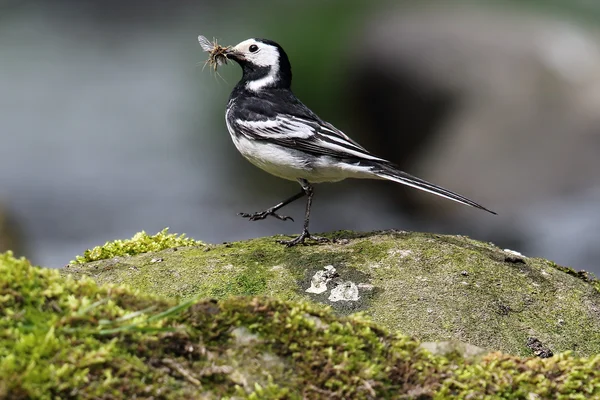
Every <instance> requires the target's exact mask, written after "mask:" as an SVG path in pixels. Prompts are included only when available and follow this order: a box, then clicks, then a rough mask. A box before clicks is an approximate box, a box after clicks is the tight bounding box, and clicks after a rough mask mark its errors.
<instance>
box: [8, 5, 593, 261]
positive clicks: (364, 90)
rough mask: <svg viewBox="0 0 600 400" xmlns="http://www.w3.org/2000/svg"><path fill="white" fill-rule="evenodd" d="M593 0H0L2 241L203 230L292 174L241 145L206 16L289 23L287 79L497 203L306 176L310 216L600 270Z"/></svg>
mask: <svg viewBox="0 0 600 400" xmlns="http://www.w3.org/2000/svg"><path fill="white" fill-rule="evenodd" d="M599 28H600V5H599V4H597V3H596V2H592V1H584V0H580V1H568V0H564V1H559V0H545V1H541V0H539V1H510V0H505V1H500V0H499V1H478V2H467V1H464V2H452V4H449V2H446V1H442V0H440V1H422V2H413V1H408V0H407V1H379V2H370V1H366V0H365V1H356V0H353V1H343V0H331V1H316V0H308V1H306V0H305V1H253V2H246V1H241V0H240V1H219V2H217V1H169V2H166V1H156V0H151V1H148V0H145V1H141V0H139V1H138V0H136V1H127V2H123V1H116V0H109V1H106V0H103V1H99V0H88V1H67V0H62V1H58V0H53V1H50V0H46V1H6V0H4V1H2V0H0V249H14V250H15V251H16V252H17V253H18V254H20V255H26V256H28V257H30V258H31V259H32V260H34V261H35V262H36V263H40V264H42V265H46V266H51V267H60V266H62V265H64V264H66V263H67V262H68V261H69V260H70V259H72V258H73V257H74V256H75V255H76V254H80V253H82V252H83V250H85V249H86V248H89V247H93V246H95V245H98V244H102V243H104V242H105V241H107V240H113V239H117V238H127V237H131V236H132V235H133V234H134V233H135V232H137V231H140V230H146V231H147V232H149V233H154V232H157V231H159V230H161V229H162V228H164V227H167V226H168V227H170V229H171V231H173V232H185V233H186V234H187V235H188V236H192V237H194V238H196V239H200V240H204V241H207V242H217V243H218V242H222V241H234V240H240V239H245V238H251V237H257V236H263V235H272V234H277V233H285V234H292V233H298V232H299V231H300V225H301V224H300V223H299V222H298V221H299V220H301V216H302V213H303V208H304V204H303V202H299V203H298V204H295V205H292V206H290V207H289V209H287V210H286V211H285V214H287V215H292V216H294V217H295V218H296V222H295V223H292V222H281V221H278V220H275V219H272V220H266V221H261V222H255V223H250V222H248V221H246V220H244V219H242V218H240V217H238V216H237V215H236V213H237V212H240V211H245V212H251V211H258V210H262V209H264V208H266V207H267V206H270V205H273V204H275V203H276V202H278V201H279V200H282V199H283V198H286V197H288V196H290V195H291V194H293V193H295V192H296V191H297V184H296V183H294V182H287V181H283V180H280V179H278V178H275V177H272V176H270V175H268V174H266V173H264V172H262V171H260V170H258V169H257V168H255V167H254V166H252V165H250V164H249V163H247V162H246V161H245V160H244V159H243V158H242V157H241V156H240V155H239V154H238V153H237V151H236V150H235V148H234V146H233V144H232V143H231V139H230V137H229V134H228V132H227V129H226V127H225V123H224V109H225V104H226V101H227V97H228V95H229V92H230V91H231V89H232V88H233V86H234V85H235V83H236V82H237V80H238V79H239V76H240V70H239V68H238V67H237V66H235V65H229V66H225V67H223V68H221V69H220V70H219V74H220V77H219V76H216V75H215V74H214V73H212V71H210V69H208V68H205V69H204V70H203V68H202V66H203V63H204V60H205V59H206V54H205V53H202V51H201V49H200V46H199V45H198V43H197V39H196V38H197V36H198V35H199V34H202V35H205V36H207V37H209V38H212V37H216V38H218V39H219V43H221V44H231V45H234V44H236V43H238V42H240V41H242V40H245V39H247V38H249V37H265V38H269V39H273V40H275V41H277V42H279V43H280V44H281V45H282V46H283V47H284V48H285V49H286V51H287V52H288V55H289V56H290V58H291V62H292V66H293V71H294V84H293V89H294V91H295V93H296V94H297V95H298V97H300V98H301V99H302V100H303V102H305V103H306V104H307V105H308V106H309V107H311V108H312V109H313V110H314V111H315V112H317V113H318V114H319V115H320V116H321V117H322V118H324V119H325V120H328V121H329V122H331V123H333V124H334V125H336V126H337V127H338V128H340V129H342V130H343V131H344V132H345V133H347V134H348V135H350V136H351V137H353V138H354V139H356V140H357V141H359V142H360V143H361V144H363V145H364V146H365V147H366V148H368V149H370V150H372V151H373V152H374V153H375V154H378V155H380V156H383V157H386V158H389V159H391V160H393V161H394V162H396V163H398V164H399V165H401V166H402V167H403V168H404V169H405V170H407V171H408V172H410V173H413V174H415V175H417V176H420V177H422V178H424V179H427V180H429V181H432V182H434V183H437V184H439V185H441V186H444V187H446V188H449V189H451V190H454V191H457V192H459V193H461V194H463V195H465V196H467V197H469V198H472V199H474V200H475V201H478V202H480V203H482V204H483V205H485V206H486V207H489V208H491V209H493V210H495V211H497V212H498V214H499V215H498V216H493V215H489V214H486V213H483V212H481V211H479V210H475V209H471V208H468V207H464V206H461V205H458V204H455V203H453V202H449V201H447V200H444V199H441V198H437V197H435V196H432V195H429V194H423V193H420V192H417V191H416V190H414V189H410V188H408V189H407V188H404V187H402V186H400V185H397V184H394V183H391V182H381V181H357V180H353V181H346V182H341V183H336V184H323V185H318V186H317V187H316V197H315V203H314V208H313V217H312V221H311V224H312V226H311V227H312V231H314V232H319V231H330V230H338V229H355V230H365V231H367V230H376V229H392V228H393V229H405V230H425V231H435V232H440V233H452V234H464V235H470V236H473V237H474V238H477V239H480V240H486V241H492V242H494V243H496V244H498V245H499V246H501V247H503V248H511V249H513V250H517V251H520V252H522V253H523V254H525V255H528V256H541V257H546V258H550V259H553V260H555V261H556V262H558V263H560V264H564V265H570V266H573V267H575V268H578V269H586V270H591V271H596V272H600V262H599V261H598V260H599V259H600V248H599V246H598V241H599V239H600V207H599V206H600V174H599V171H600V157H599V155H600V130H599V129H600V113H598V110H599V109H600V40H599V39H600V30H599Z"/></svg>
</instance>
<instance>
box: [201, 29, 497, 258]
mask: <svg viewBox="0 0 600 400" xmlns="http://www.w3.org/2000/svg"><path fill="white" fill-rule="evenodd" d="M199 40H200V44H201V45H202V47H203V48H204V49H205V50H206V51H209V45H208V44H207V43H208V42H207V40H206V39H205V38H203V37H199ZM216 48H217V46H216V44H215V47H214V49H216ZM214 49H213V50H212V52H211V56H213V57H216V58H217V61H220V62H219V63H218V64H221V63H222V62H224V61H225V62H226V60H224V59H221V60H219V59H218V57H226V59H229V60H233V61H235V62H237V63H238V64H239V65H240V66H241V67H242V73H243V74H242V79H241V80H240V81H239V82H238V84H237V85H236V86H235V88H234V89H233V91H232V92H231V96H230V97H229V102H228V103H227V111H226V112H225V121H226V123H227V129H228V130H229V133H230V134H231V138H232V139H233V143H234V144H235V147H236V148H237V149H238V151H239V152H240V153H242V155H243V156H244V157H245V158H246V159H247V160H248V161H250V162H251V163H252V164H254V165H256V166H257V167H259V168H261V169H263V170H265V171H267V172H269V173H270V174H272V175H275V176H278V177H280V178H283V179H289V180H296V181H298V183H300V186H301V187H302V191H301V192H300V193H298V194H296V195H294V196H292V197H290V198H289V199H286V200H284V201H282V202H280V203H278V204H276V205H274V206H273V207H271V208H268V209H266V210H265V211H260V212H256V213H252V214H247V213H240V215H241V216H242V217H245V218H248V219H249V220H250V221H257V220H261V219H265V218H266V217H268V216H272V217H275V218H278V219H280V220H287V219H290V220H293V219H292V218H290V217H288V216H285V215H280V214H277V210H279V209H280V208H282V207H283V206H285V205H287V204H290V203H291V202H293V201H295V200H298V199H299V198H301V197H303V196H307V201H306V214H305V216H304V227H303V229H302V233H301V234H300V236H298V237H296V238H295V239H293V240H280V241H279V242H280V243H283V244H285V245H287V246H290V247H291V246H295V245H297V244H300V243H304V242H305V240H306V239H309V238H310V239H314V240H318V241H319V240H323V239H322V238H319V237H316V236H312V235H311V234H310V233H309V232H308V221H309V217H310V207H311V204H312V198H313V186H312V184H313V183H320V182H337V181H341V180H343V179H346V178H363V179H364V178H367V179H387V180H390V181H394V182H398V183H402V184H404V185H408V186H412V187H414V188H417V189H420V190H424V191H426V192H430V193H433V194H436V195H438V196H442V197H445V198H447V199H450V200H454V201H456V202H459V203H462V204H466V205H468V206H471V207H475V208H479V209H481V210H485V211H488V212H490V213H492V214H495V212H493V211H491V210H488V209H487V208H485V207H483V206H482V205H480V204H477V203H475V202H474V201H472V200H469V199H468V198H466V197H464V196H461V195H459V194H456V193H454V192H451V191H450V190H447V189H444V188H442V187H440V186H437V185H434V184H432V183H429V182H426V181H424V180H422V179H419V178H417V177H415V176H412V175H409V174H407V173H406V172H403V171H400V170H399V169H398V167H397V166H395V165H394V164H393V163H391V162H389V161H387V160H384V159H382V158H379V157H376V156H374V155H372V154H371V153H369V152H368V151H367V150H365V149H364V148H363V147H362V146H361V145H359V144H358V143H356V142H355V141H354V140H352V139H350V138H349V137H348V136H346V135H345V134H344V133H343V132H341V131H340V130H339V129H337V128H336V127H334V126H333V125H331V124H330V123H328V122H325V121H323V120H322V119H321V118H319V117H318V116H317V115H316V114H315V113H314V112H312V111H311V110H310V109H309V108H308V107H306V106H305V105H304V104H302V102H301V101H300V100H298V98H296V96H294V94H293V93H292V90H291V89H290V86H291V84H292V67H291V65H290V61H289V59H288V57H287V55H286V53H285V51H284V50H283V48H282V47H281V46H280V45H279V44H277V43H275V42H273V41H271V40H266V39H248V40H245V41H243V42H241V43H239V44H238V45H236V46H234V47H228V48H224V47H219V52H217V50H214ZM217 53H218V54H217ZM215 65H217V64H215Z"/></svg>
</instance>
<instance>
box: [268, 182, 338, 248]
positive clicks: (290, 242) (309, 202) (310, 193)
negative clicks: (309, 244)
mask: <svg viewBox="0 0 600 400" xmlns="http://www.w3.org/2000/svg"><path fill="white" fill-rule="evenodd" d="M298 182H299V183H300V185H301V186H302V190H303V192H304V193H306V196H307V197H308V199H307V200H306V213H305V214H304V229H302V233H301V234H300V236H298V237H297V238H295V239H292V240H278V241H277V242H278V243H281V244H285V245H286V246H287V247H292V246H295V245H297V244H305V243H304V241H305V240H306V239H312V240H316V241H317V242H327V241H329V239H327V238H324V237H320V236H313V235H311V234H310V233H309V232H308V221H309V219H310V206H311V205H312V198H313V194H314V190H313V187H312V186H311V184H310V183H308V181H307V180H306V179H298Z"/></svg>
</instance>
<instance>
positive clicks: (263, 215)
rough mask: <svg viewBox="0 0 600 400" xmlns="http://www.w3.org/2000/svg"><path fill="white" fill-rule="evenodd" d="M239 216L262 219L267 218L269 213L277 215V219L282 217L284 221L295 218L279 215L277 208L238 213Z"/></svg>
mask: <svg viewBox="0 0 600 400" xmlns="http://www.w3.org/2000/svg"><path fill="white" fill-rule="evenodd" d="M238 215H239V216H241V217H243V218H248V220H249V221H258V220H261V219H265V218H267V217H268V216H269V215H270V216H271V217H275V218H277V219H280V220H282V221H287V220H288V219H289V220H290V221H293V220H294V218H292V217H288V216H287V215H279V214H277V213H276V212H275V210H273V209H271V208H269V209H268V210H265V211H259V212H255V213H252V214H248V213H238Z"/></svg>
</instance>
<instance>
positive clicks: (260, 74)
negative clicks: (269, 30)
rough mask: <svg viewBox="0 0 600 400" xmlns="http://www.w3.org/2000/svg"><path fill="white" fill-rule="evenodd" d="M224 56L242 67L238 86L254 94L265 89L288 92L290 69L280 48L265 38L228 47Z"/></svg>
mask: <svg viewBox="0 0 600 400" xmlns="http://www.w3.org/2000/svg"><path fill="white" fill-rule="evenodd" d="M225 56H226V57H227V58H228V59H230V60H233V61H235V62H237V63H238V64H239V65H240V66H241V67H242V72H243V76H242V80H241V81H240V83H241V84H243V85H245V88H246V89H248V90H250V91H253V92H258V91H261V90H264V89H267V88H285V89H289V87H290V86H291V84H292V67H291V65H290V61H289V59H288V56H287V54H285V51H284V50H283V48H282V47H281V46H280V45H279V44H277V43H275V42H273V41H272V40H267V39H248V40H244V41H243V42H241V43H239V44H237V45H236V46H234V47H231V48H229V49H228V50H227V51H226V52H225Z"/></svg>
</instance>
